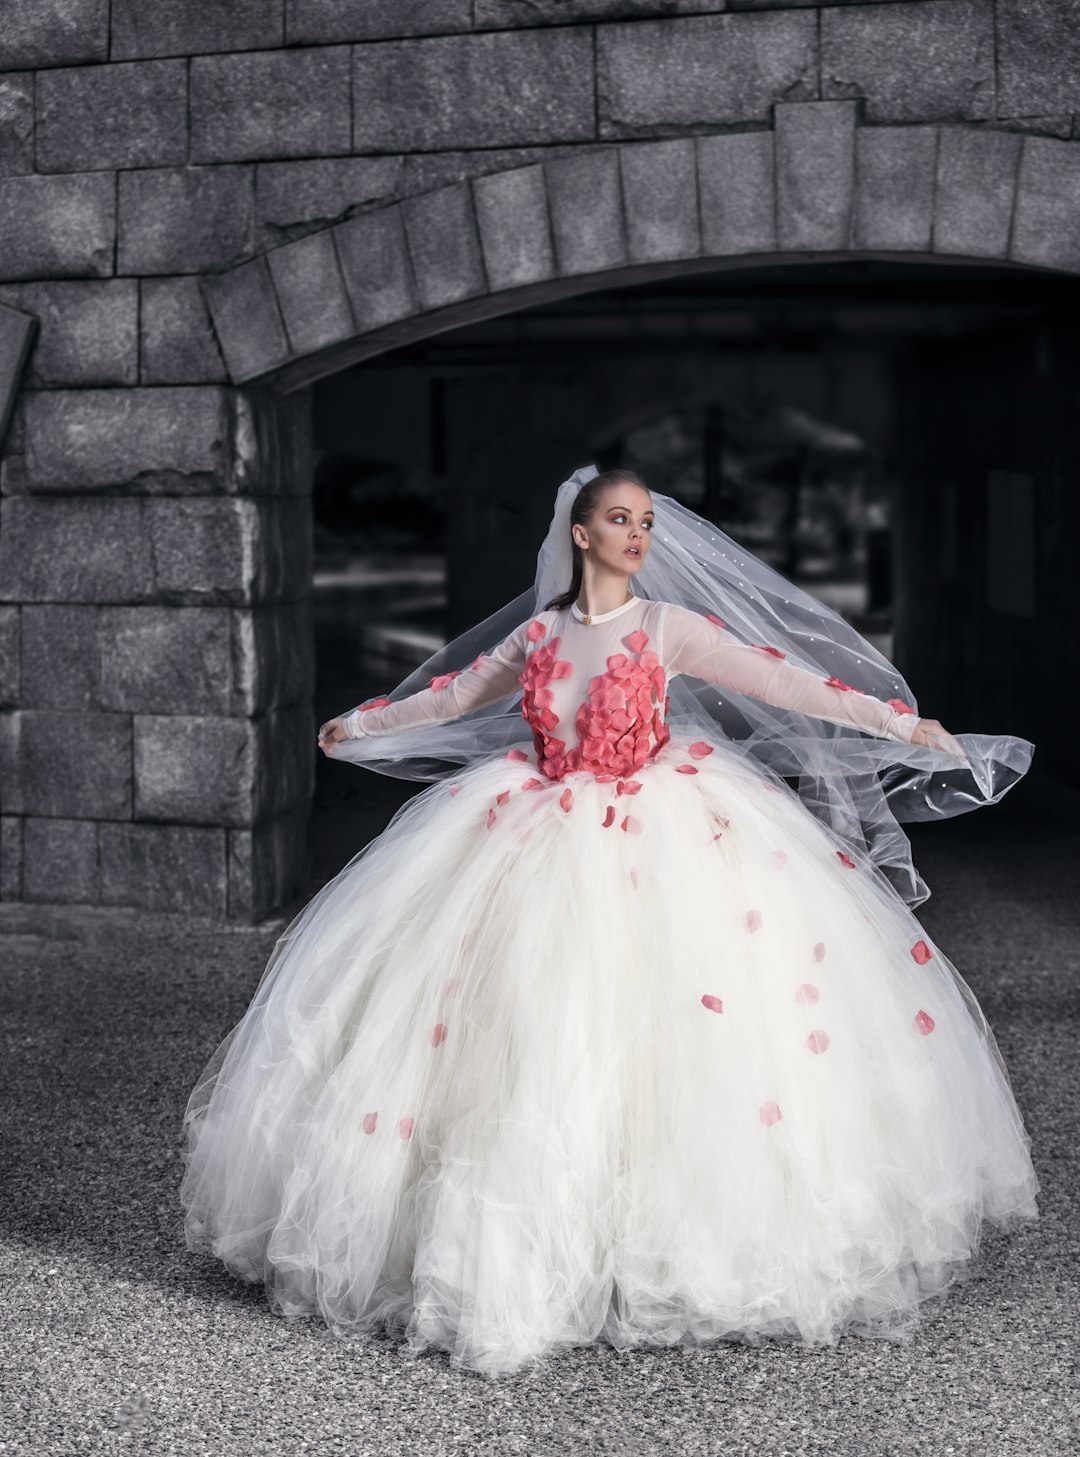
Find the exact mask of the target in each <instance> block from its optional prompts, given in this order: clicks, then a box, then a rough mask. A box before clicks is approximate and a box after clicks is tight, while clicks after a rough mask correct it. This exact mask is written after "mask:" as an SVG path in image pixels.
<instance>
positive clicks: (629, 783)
mask: <svg viewBox="0 0 1080 1457" xmlns="http://www.w3.org/2000/svg"><path fill="white" fill-rule="evenodd" d="M640 789H641V780H640V779H620V780H619V782H618V784H616V786H615V793H616V794H637V793H638V791H639V790H640Z"/></svg>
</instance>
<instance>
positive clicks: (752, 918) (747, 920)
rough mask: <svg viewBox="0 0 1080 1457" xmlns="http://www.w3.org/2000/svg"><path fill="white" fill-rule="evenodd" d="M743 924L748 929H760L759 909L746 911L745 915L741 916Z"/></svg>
mask: <svg viewBox="0 0 1080 1457" xmlns="http://www.w3.org/2000/svg"><path fill="white" fill-rule="evenodd" d="M743 924H744V925H745V926H746V929H747V930H748V931H760V930H761V912H760V911H747V913H746V915H745V916H744V917H743Z"/></svg>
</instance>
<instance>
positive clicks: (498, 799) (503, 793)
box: [495, 789, 510, 804]
mask: <svg viewBox="0 0 1080 1457" xmlns="http://www.w3.org/2000/svg"><path fill="white" fill-rule="evenodd" d="M509 798H510V791H509V789H503V790H500V791H499V793H498V794H497V795H496V796H495V803H496V804H505V803H506V801H507V800H508V799H509Z"/></svg>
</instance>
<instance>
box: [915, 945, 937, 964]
mask: <svg viewBox="0 0 1080 1457" xmlns="http://www.w3.org/2000/svg"><path fill="white" fill-rule="evenodd" d="M911 954H912V956H914V958H915V960H916V961H917V962H918V963H919V965H920V966H925V965H926V963H927V962H928V961H929V960H930V958H931V957H932V956H933V954H934V953H933V952H932V951H931V950H930V948H929V946H927V944H926V942H925V941H923V940H922V939H920V940H918V941H916V942H915V945H914V946H913V947H912V948H911Z"/></svg>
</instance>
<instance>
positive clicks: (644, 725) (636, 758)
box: [520, 622, 671, 779]
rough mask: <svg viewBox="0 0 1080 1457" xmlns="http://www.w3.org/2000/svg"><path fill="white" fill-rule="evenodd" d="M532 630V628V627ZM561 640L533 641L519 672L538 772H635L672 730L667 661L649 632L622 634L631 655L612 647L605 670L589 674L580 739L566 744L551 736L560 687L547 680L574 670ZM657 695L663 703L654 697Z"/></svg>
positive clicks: (577, 723)
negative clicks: (560, 649) (537, 644)
mask: <svg viewBox="0 0 1080 1457" xmlns="http://www.w3.org/2000/svg"><path fill="white" fill-rule="evenodd" d="M531 626H532V627H536V626H542V624H539V623H537V622H534V623H533V624H532V625H531ZM529 635H530V637H532V636H533V634H532V631H531V629H530V634H529ZM538 636H539V635H538ZM534 640H535V639H534ZM561 640H562V639H561V638H558V637H554V638H552V639H551V641H550V642H547V643H545V644H544V646H543V647H540V648H535V649H534V650H533V651H532V652H531V653H530V654H529V656H528V658H527V660H526V663H525V667H524V668H523V670H522V672H521V678H520V681H521V684H522V687H523V688H524V693H523V694H522V699H521V714H522V717H523V718H524V719H525V720H526V721H527V722H528V723H529V725H530V726H531V728H532V731H533V742H534V743H535V745H536V755H537V760H538V762H539V765H540V769H541V772H542V773H543V774H545V775H546V776H547V778H549V779H562V778H563V776H564V775H566V774H570V773H572V772H574V771H575V770H586V771H588V772H589V773H592V774H596V775H599V776H602V777H604V778H605V779H614V778H616V777H617V776H618V775H620V774H623V775H630V774H633V773H634V772H635V770H637V769H640V768H641V767H642V765H643V764H645V763H646V762H647V760H648V759H650V758H651V757H652V756H653V755H654V754H655V753H656V752H657V750H658V749H659V748H660V747H661V746H662V745H663V744H666V743H667V741H668V739H669V738H670V737H671V734H670V731H669V729H668V727H667V724H666V723H665V722H664V713H665V712H666V711H667V699H666V698H664V696H663V694H664V684H665V675H664V669H663V667H662V666H661V664H660V658H659V656H658V655H657V654H656V653H655V652H653V651H652V650H651V649H649V648H648V647H647V644H648V641H649V636H648V634H647V633H646V632H644V631H643V630H642V629H641V628H638V629H637V631H636V632H632V633H630V635H629V636H628V637H627V638H626V639H625V642H626V643H627V645H628V646H629V647H630V648H632V649H633V656H630V655H629V654H627V653H613V654H612V655H611V656H610V657H609V658H608V660H607V672H606V673H598V674H597V675H596V676H595V677H594V678H592V679H590V681H589V696H588V699H587V700H586V701H585V702H584V703H582V704H581V705H580V706H579V707H578V709H577V713H576V714H575V717H574V727H575V728H576V730H577V735H578V743H577V744H575V745H574V746H573V747H572V748H569V749H568V748H567V746H566V740H565V739H559V738H555V737H554V736H553V730H554V729H555V728H556V727H557V726H558V723H559V718H558V715H557V714H556V713H555V712H554V711H553V709H552V707H551V704H552V700H553V699H554V696H555V695H554V693H553V691H552V689H551V688H550V687H549V686H548V685H549V683H550V682H551V681H552V679H555V678H567V677H569V676H570V674H571V673H572V671H573V665H572V664H571V663H569V662H568V661H566V660H564V659H559V658H558V657H556V652H557V650H558V647H559V644H560V642H561ZM654 696H655V698H657V699H659V700H660V702H659V703H654Z"/></svg>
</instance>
